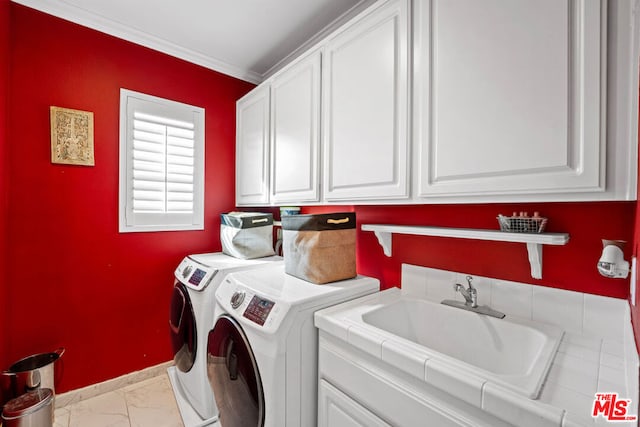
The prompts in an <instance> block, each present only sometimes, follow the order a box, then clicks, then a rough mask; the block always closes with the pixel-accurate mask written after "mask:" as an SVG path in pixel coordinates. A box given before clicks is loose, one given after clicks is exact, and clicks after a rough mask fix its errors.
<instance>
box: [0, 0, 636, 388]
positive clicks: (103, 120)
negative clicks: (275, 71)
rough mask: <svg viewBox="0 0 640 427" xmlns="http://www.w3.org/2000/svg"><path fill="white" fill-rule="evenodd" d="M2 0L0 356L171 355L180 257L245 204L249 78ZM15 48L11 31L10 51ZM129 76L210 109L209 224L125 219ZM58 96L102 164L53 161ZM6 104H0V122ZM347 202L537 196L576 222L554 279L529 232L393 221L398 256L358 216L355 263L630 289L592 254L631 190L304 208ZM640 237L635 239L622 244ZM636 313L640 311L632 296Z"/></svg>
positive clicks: (399, 210)
mask: <svg viewBox="0 0 640 427" xmlns="http://www.w3.org/2000/svg"><path fill="white" fill-rule="evenodd" d="M0 5H1V6H0V28H2V31H5V32H7V31H8V28H9V26H8V25H2V24H3V23H8V20H9V19H8V12H7V10H8V8H9V7H10V10H11V40H12V41H11V45H10V47H11V54H10V57H9V59H10V60H11V65H12V73H11V75H10V76H9V78H10V86H9V87H11V88H12V93H11V98H10V104H9V111H11V114H12V120H11V122H10V126H9V127H8V132H9V136H10V138H9V140H8V141H7V142H6V143H5V141H4V139H3V138H4V134H3V133H1V132H0V162H10V168H9V174H8V176H7V177H3V176H2V175H0V203H1V200H2V197H3V195H4V194H6V193H8V195H9V197H10V201H11V203H10V206H9V210H8V212H7V210H6V209H2V207H4V206H2V205H0V215H5V217H6V219H7V220H8V221H2V219H3V217H2V216H0V227H5V226H6V224H9V235H8V238H9V246H8V247H9V248H11V250H10V251H7V250H6V249H7V246H6V245H2V244H1V242H0V266H1V263H2V262H4V261H5V260H7V261H8V263H9V265H11V268H10V269H7V270H6V271H7V275H8V278H7V283H8V286H4V287H2V286H0V299H1V300H2V301H3V304H2V313H3V315H5V316H8V319H9V322H8V323H7V324H6V325H5V328H3V329H7V328H8V329H9V330H10V331H11V333H10V334H9V336H8V337H7V339H2V342H1V343H0V345H2V347H1V348H2V351H1V353H2V354H1V355H0V362H3V359H4V362H6V361H8V360H15V359H17V358H19V357H22V356H25V355H28V354H31V353H36V352H42V351H51V350H52V349H54V348H56V347H58V346H64V347H66V348H67V352H66V354H65V355H64V357H63V364H64V365H63V366H64V373H63V376H62V378H61V383H60V384H59V389H58V390H59V391H65V390H69V389H74V388H77V387H82V386H84V385H87V384H91V383H95V382H99V381H103V380H105V379H108V378H113V377H116V376H118V375H122V374H124V373H127V372H131V371H134V370H137V369H142V368H144V367H147V366H151V365H154V364H157V363H161V362H165V361H167V360H169V359H170V358H171V351H170V348H169V339H168V332H167V319H168V317H167V312H168V304H169V297H170V292H171V287H172V271H173V269H174V268H175V266H176V265H177V263H178V262H179V260H180V259H181V258H182V256H184V255H185V254H187V253H195V252H204V251H214V250H218V249H219V248H220V246H219V239H218V232H219V228H218V227H219V220H218V214H219V213H220V212H223V211H226V210H230V209H232V208H233V206H234V191H233V188H234V181H233V165H234V127H235V116H234V113H235V100H236V99H238V98H239V97H240V96H242V95H243V94H244V93H246V92H247V91H248V90H249V89H250V88H251V85H250V84H248V83H244V82H240V81H238V80H236V79H233V78H231V77H227V76H223V75H220V74H217V73H215V72H212V71H209V70H206V69H204V68H201V67H198V66H195V65H192V64H188V63H186V62H183V61H180V60H178V59H174V58H171V57H168V56H166V55H163V54H160V53H157V52H154V51H151V50H148V49H145V48H142V47H140V46H136V45H133V44H130V43H127V42H124V41H122V40H118V39H115V38H112V37H110V36H106V35H104V34H101V33H98V32H95V31H92V30H88V29H86V28H83V27H80V26H77V25H74V24H71V23H68V22H66V21H62V20H59V19H56V18H53V17H50V16H48V15H44V14H41V13H39V12H36V11H33V10H31V9H28V8H25V7H22V6H19V5H16V4H13V3H12V4H11V6H9V3H8V0H0ZM6 51H7V47H6V46H4V45H3V46H0V61H1V60H2V59H5V58H6V57H7V53H6ZM3 73H4V75H3ZM6 74H7V73H6V71H0V95H3V94H6V92H7V90H8V89H7V87H5V86H6V85H4V84H2V80H3V79H6V78H7V75H6ZM121 87H124V88H128V89H132V90H136V91H140V92H145V93H149V94H152V95H156V96H161V97H166V98H170V99H175V100H178V101H181V102H185V103H190V104H194V105H198V106H202V107H204V108H205V109H206V141H207V145H206V150H207V160H206V189H207V193H206V207H205V208H206V211H205V218H206V220H207V221H208V222H207V229H206V230H205V231H193V232H168V233H136V234H119V233H118V224H117V218H118V211H117V203H118V163H117V162H118V114H119V89H120V88H121ZM3 91H4V92H5V93H2V92H3ZM51 105H55V106H60V107H68V108H75V109H81V110H87V111H93V112H94V115H95V157H96V166H95V167H78V166H62V165H52V164H51V163H50V160H49V159H50V142H49V106H51ZM3 113H4V109H3V107H2V106H0V123H2V122H1V121H2V120H4V118H5V114H3ZM0 128H1V127H0ZM9 146H10V147H11V150H10V151H9V149H8V147H9ZM3 169H7V168H3ZM8 182H11V186H10V187H9V186H8V184H7V183H8ZM7 189H8V191H7ZM340 209H346V210H355V211H356V212H357V218H358V223H359V224H362V223H395V224H424V225H436V226H452V227H471V228H496V220H495V216H496V215H497V214H498V213H503V214H509V213H511V212H512V211H514V210H515V211H521V210H527V211H529V212H533V211H534V210H537V211H540V212H541V213H542V214H543V215H546V216H548V217H549V218H550V221H549V225H548V231H557V232H568V233H569V234H570V235H571V238H570V242H569V244H568V245H566V246H559V247H551V246H545V248H544V254H543V280H541V281H538V280H534V279H531V276H530V271H529V264H528V261H527V252H526V249H525V245H523V244H512V243H497V242H481V241H471V240H462V239H445V238H436V237H418V236H401V235H398V236H395V237H394V255H393V257H392V258H387V257H385V256H384V255H383V253H382V249H381V248H380V247H379V245H378V244H377V242H376V239H375V237H374V236H373V233H370V232H362V231H359V232H358V271H359V272H360V273H362V274H368V275H372V276H375V277H378V278H380V279H381V280H382V283H383V287H390V286H394V285H397V284H399V280H400V265H401V263H404V262H408V263H413V264H417V265H424V266H429V267H435V268H443V269H450V270H456V271H464V272H468V273H471V274H478V275H485V276H491V277H497V278H502V279H508V280H514V281H519V282H527V283H534V284H542V285H546V286H554V287H558V288H563V289H571V290H576V291H581V292H590V293H595V294H600V295H607V296H613V297H618V298H626V297H627V295H628V291H627V288H628V281H625V280H612V279H605V278H603V277H601V276H600V275H599V274H598V273H597V271H596V267H595V265H596V261H597V259H598V257H599V255H600V251H601V244H600V240H599V239H600V238H609V239H623V240H631V239H632V238H633V230H632V227H633V224H634V221H635V222H636V223H637V222H638V221H640V219H639V218H638V216H636V203H635V202H616V203H547V204H517V205H511V204H509V205H465V206H459V205H458V206H453V205H443V206H438V205H436V206H433V205H431V206H382V207H380V206H358V207H351V206H347V207H335V206H331V207H311V208H305V209H303V212H322V211H336V210H340ZM0 231H2V230H0ZM635 241H636V242H639V241H640V239H639V238H638V237H636V239H635ZM632 252H633V245H629V247H628V248H627V249H626V255H627V257H628V256H629V255H630V254H631V253H632ZM5 255H6V256H5ZM0 271H5V269H0ZM3 283H4V281H3ZM7 293H8V294H7ZM634 314H635V318H636V319H637V318H639V317H640V313H639V312H638V311H637V310H635V311H634ZM3 329H0V333H2V332H3ZM636 330H638V329H636ZM3 367H4V366H1V367H0V368H3Z"/></svg>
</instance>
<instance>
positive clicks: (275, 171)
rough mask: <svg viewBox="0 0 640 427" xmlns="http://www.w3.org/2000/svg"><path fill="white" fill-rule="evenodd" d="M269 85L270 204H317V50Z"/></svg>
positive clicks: (318, 53) (318, 118) (318, 60)
mask: <svg viewBox="0 0 640 427" xmlns="http://www.w3.org/2000/svg"><path fill="white" fill-rule="evenodd" d="M270 86H271V202H272V203H273V204H276V205H281V204H283V203H284V204H286V203H292V204H298V203H305V202H307V203H308V202H318V201H319V200H320V188H319V182H318V175H319V162H320V159H319V157H320V51H314V52H313V53H311V54H309V55H307V56H306V57H305V58H303V59H302V60H299V61H297V62H296V63H295V64H294V65H292V66H291V67H289V68H287V69H286V70H283V71H282V72H281V73H279V74H277V75H276V76H275V77H274V78H273V79H272V80H271V83H270Z"/></svg>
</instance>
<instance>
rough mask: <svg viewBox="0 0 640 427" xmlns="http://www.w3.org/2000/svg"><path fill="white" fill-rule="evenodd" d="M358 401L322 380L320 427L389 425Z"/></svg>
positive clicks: (319, 398) (319, 396)
mask: <svg viewBox="0 0 640 427" xmlns="http://www.w3.org/2000/svg"><path fill="white" fill-rule="evenodd" d="M389 426H390V425H389V424H387V423H386V422H384V421H383V420H381V419H380V418H378V417H377V416H375V415H374V414H373V413H372V412H370V411H369V410H368V409H366V408H365V407H363V406H361V405H360V404H358V402H356V401H354V400H353V399H351V398H350V397H349V396H347V395H346V394H344V393H342V392H341V391H340V390H338V389H337V388H335V387H334V386H332V385H331V384H329V383H328V382H326V381H325V380H320V390H319V393H318V427H389Z"/></svg>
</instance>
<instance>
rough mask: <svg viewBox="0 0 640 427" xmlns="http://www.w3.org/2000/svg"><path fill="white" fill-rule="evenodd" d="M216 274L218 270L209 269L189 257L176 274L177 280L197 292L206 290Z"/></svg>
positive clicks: (183, 261) (179, 266) (177, 269)
mask: <svg viewBox="0 0 640 427" xmlns="http://www.w3.org/2000/svg"><path fill="white" fill-rule="evenodd" d="M215 274H216V270H212V269H210V268H207V267H206V266H204V265H202V264H200V263H198V262H196V261H194V260H192V259H191V258H189V257H187V258H185V259H183V260H182V262H181V263H180V265H178V268H176V271H175V273H174V275H175V277H176V279H177V280H179V281H180V282H182V283H184V284H185V285H186V286H188V287H190V288H192V289H195V290H196V291H201V290H203V289H204V288H206V287H207V285H208V284H209V282H210V281H211V278H212V277H213V276H214V275H215Z"/></svg>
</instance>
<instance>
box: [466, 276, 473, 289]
mask: <svg viewBox="0 0 640 427" xmlns="http://www.w3.org/2000/svg"><path fill="white" fill-rule="evenodd" d="M472 281H473V276H467V283H468V284H469V289H473V285H472V284H471V282H472Z"/></svg>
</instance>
